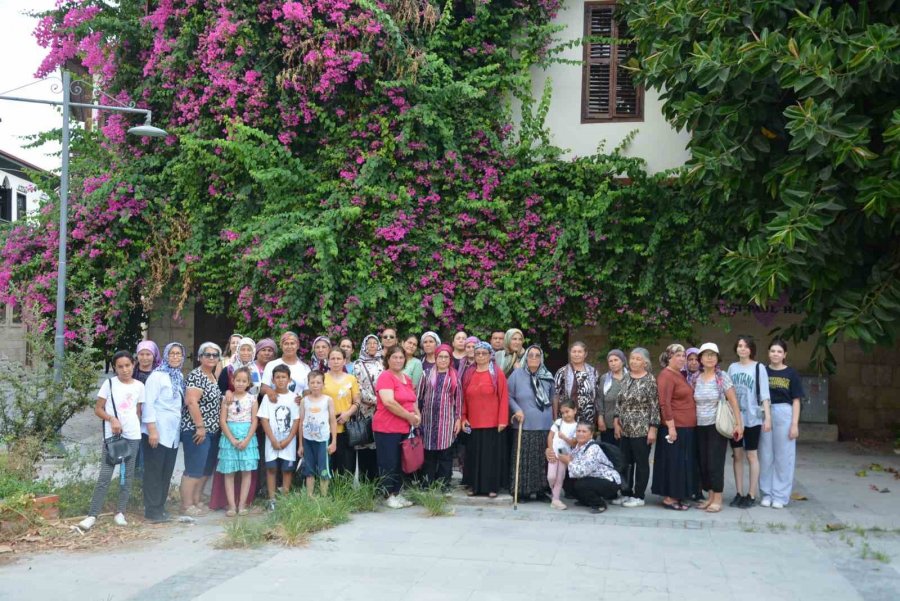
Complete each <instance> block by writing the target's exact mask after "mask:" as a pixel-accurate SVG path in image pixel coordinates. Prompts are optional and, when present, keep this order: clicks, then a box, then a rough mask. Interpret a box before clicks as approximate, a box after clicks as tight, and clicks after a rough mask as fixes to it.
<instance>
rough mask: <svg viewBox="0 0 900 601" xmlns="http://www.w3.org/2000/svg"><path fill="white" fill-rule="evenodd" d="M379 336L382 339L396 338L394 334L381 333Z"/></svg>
mask: <svg viewBox="0 0 900 601" xmlns="http://www.w3.org/2000/svg"><path fill="white" fill-rule="evenodd" d="M381 338H382V340H392V339H394V338H396V336H394V335H393V334H382V335H381Z"/></svg>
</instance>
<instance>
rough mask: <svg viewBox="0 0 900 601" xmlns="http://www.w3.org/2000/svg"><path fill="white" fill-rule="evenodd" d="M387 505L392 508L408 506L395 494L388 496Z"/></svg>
mask: <svg viewBox="0 0 900 601" xmlns="http://www.w3.org/2000/svg"><path fill="white" fill-rule="evenodd" d="M384 504H385V505H387V506H388V507H390V508H391V509H403V508H404V507H406V506H405V505H404V504H403V502H402V501H400V499H398V498H397V497H396V496H395V495H391V496H389V497H388V498H387V501H385V502H384Z"/></svg>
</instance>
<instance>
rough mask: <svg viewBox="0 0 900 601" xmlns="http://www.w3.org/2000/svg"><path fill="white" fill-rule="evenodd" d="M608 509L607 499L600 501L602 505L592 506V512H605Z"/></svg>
mask: <svg viewBox="0 0 900 601" xmlns="http://www.w3.org/2000/svg"><path fill="white" fill-rule="evenodd" d="M604 511H606V501H602V500H601V501H600V505H598V506H596V507H591V513H603V512H604Z"/></svg>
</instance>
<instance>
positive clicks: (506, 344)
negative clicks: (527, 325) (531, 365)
mask: <svg viewBox="0 0 900 601" xmlns="http://www.w3.org/2000/svg"><path fill="white" fill-rule="evenodd" d="M494 361H495V362H496V363H497V366H498V367H499V368H500V369H502V370H503V375H504V376H506V377H507V378H508V377H509V376H510V374H512V372H513V370H516V369H519V368H520V367H523V366H524V365H525V334H523V333H522V330H520V329H519V328H510V329H509V330H506V334H505V335H504V336H503V350H502V351H497V354H495V355H494Z"/></svg>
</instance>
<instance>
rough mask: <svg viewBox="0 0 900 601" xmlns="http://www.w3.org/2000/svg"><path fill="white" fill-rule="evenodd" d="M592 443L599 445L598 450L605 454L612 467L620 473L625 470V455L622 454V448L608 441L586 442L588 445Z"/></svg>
mask: <svg viewBox="0 0 900 601" xmlns="http://www.w3.org/2000/svg"><path fill="white" fill-rule="evenodd" d="M592 444H595V445H599V446H600V450H601V451H603V454H604V455H606V458H607V459H608V460H609V462H610V463H611V464H612V467H613V469H615V470H616V471H617V472H619V473H620V474H621V473H623V472H624V471H625V457H624V456H623V455H622V449H620V448H619V447H617V446H616V445H614V444H612V443H609V442H602V441H596V440H592V441H591V442H589V443H588V446H590V445H592Z"/></svg>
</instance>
